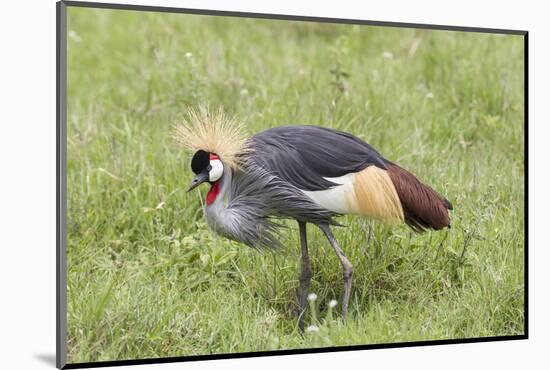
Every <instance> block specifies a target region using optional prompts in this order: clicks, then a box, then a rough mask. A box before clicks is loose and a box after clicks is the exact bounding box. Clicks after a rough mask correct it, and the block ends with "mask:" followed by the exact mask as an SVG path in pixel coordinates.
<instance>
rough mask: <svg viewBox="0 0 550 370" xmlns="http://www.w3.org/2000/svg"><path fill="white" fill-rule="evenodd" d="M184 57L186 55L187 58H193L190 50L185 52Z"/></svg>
mask: <svg viewBox="0 0 550 370" xmlns="http://www.w3.org/2000/svg"><path fill="white" fill-rule="evenodd" d="M185 57H186V58H187V59H191V58H193V54H192V53H191V52H189V51H188V52H187V53H185Z"/></svg>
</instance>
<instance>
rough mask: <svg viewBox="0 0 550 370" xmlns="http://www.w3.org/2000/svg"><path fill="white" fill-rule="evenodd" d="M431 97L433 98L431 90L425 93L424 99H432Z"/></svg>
mask: <svg viewBox="0 0 550 370" xmlns="http://www.w3.org/2000/svg"><path fill="white" fill-rule="evenodd" d="M433 98H434V94H432V93H431V92H429V93H427V94H426V99H433Z"/></svg>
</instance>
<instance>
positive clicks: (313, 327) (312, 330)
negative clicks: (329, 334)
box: [306, 325, 319, 333]
mask: <svg viewBox="0 0 550 370" xmlns="http://www.w3.org/2000/svg"><path fill="white" fill-rule="evenodd" d="M306 331H307V332H308V333H317V332H318V331H319V328H318V327H317V326H316V325H310V326H308V327H307V328H306Z"/></svg>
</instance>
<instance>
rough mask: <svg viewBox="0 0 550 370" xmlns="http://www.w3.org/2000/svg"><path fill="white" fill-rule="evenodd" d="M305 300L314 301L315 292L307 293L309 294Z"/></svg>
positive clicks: (315, 298) (315, 297)
mask: <svg viewBox="0 0 550 370" xmlns="http://www.w3.org/2000/svg"><path fill="white" fill-rule="evenodd" d="M307 300H308V301H310V302H314V301H315V300H317V294H315V293H309V295H308V296H307Z"/></svg>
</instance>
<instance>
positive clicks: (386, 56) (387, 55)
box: [382, 51, 393, 59]
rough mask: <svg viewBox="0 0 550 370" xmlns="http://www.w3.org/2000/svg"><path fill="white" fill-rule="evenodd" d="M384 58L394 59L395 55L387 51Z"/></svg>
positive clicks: (383, 54)
mask: <svg viewBox="0 0 550 370" xmlns="http://www.w3.org/2000/svg"><path fill="white" fill-rule="evenodd" d="M382 56H383V57H384V59H393V53H392V52H391V51H385V52H384V53H382Z"/></svg>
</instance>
